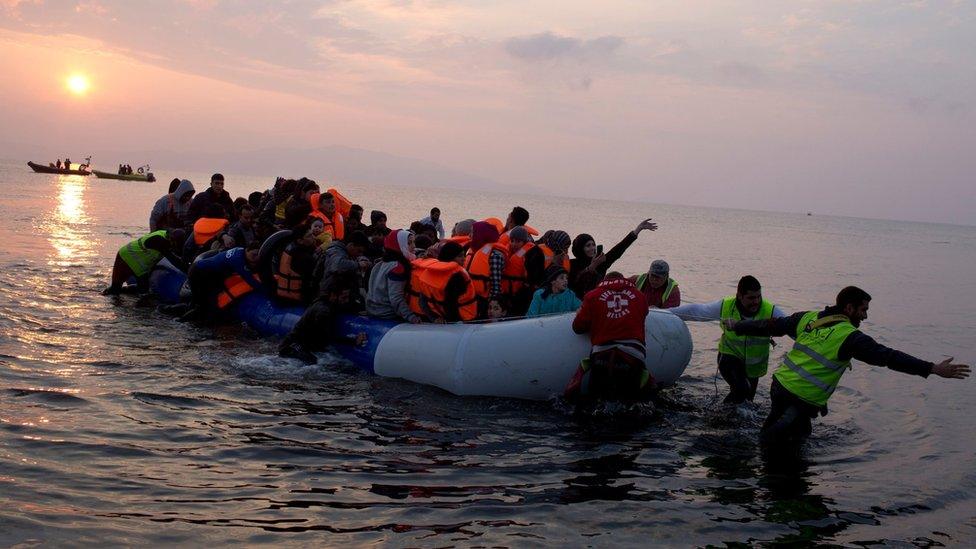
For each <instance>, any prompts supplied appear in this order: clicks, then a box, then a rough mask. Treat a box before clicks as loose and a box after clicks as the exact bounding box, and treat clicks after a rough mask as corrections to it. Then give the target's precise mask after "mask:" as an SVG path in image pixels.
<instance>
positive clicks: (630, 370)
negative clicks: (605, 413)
mask: <svg viewBox="0 0 976 549" xmlns="http://www.w3.org/2000/svg"><path fill="white" fill-rule="evenodd" d="M647 311H648V307H647V300H646V299H645V298H644V294H642V293H641V292H640V291H638V290H637V287H636V286H634V283H633V282H631V281H629V280H627V279H626V278H624V277H623V275H621V274H620V273H618V272H615V271H612V272H609V273H607V276H606V278H605V279H604V280H603V281H602V282H600V283H599V284H598V285H597V287H596V288H594V289H592V290H590V291H589V292H587V294H586V295H585V296H584V297H583V305H582V306H581V307H580V309H579V310H578V311H577V312H576V317H575V318H574V319H573V331H574V332H576V333H577V334H586V333H588V334H590V344H591V345H593V348H592V350H591V351H590V356H589V358H587V359H586V360H584V361H583V362H582V363H581V364H580V368H579V369H578V370H577V372H576V376H574V377H573V379H572V380H571V381H570V383H569V385H568V386H567V387H566V392H565V396H566V397H567V398H569V399H570V400H591V399H603V400H624V401H632V400H640V399H643V398H646V397H648V396H650V392H651V390H653V388H654V378H653V376H651V373H650V372H648V371H647V366H646V365H645V358H646V354H647V350H646V348H645V327H644V323H645V319H646V318H647Z"/></svg>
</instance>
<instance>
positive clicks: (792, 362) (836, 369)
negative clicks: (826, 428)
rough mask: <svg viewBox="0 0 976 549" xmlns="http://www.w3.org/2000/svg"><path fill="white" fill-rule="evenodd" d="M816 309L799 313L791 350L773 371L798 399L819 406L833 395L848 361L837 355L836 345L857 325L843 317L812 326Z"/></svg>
mask: <svg viewBox="0 0 976 549" xmlns="http://www.w3.org/2000/svg"><path fill="white" fill-rule="evenodd" d="M817 317H818V313H817V311H810V312H808V313H806V314H805V315H803V317H802V318H801V319H800V324H799V325H798V326H797V330H796V332H797V334H796V342H795V343H794V344H793V349H792V350H790V352H789V353H788V354H787V355H786V357H784V358H783V365H782V366H780V367H779V368H777V370H776V372H775V373H774V374H773V375H774V376H775V377H776V379H777V380H779V382H780V384H781V385H783V387H785V388H786V389H787V390H788V391H789V392H791V393H793V394H794V395H796V396H798V397H799V398H801V399H803V400H805V401H807V402H809V403H811V404H814V405H816V406H823V405H825V404H827V400H829V399H830V395H832V394H834V390H835V389H837V384H838V383H840V378H841V376H842V375H844V371H845V370H847V369H848V368H850V366H851V362H850V360H846V361H841V360H840V359H839V358H838V355H839V354H840V348H841V346H842V345H843V344H844V341H846V340H847V338H848V336H850V335H851V334H852V333H854V332H855V331H857V328H855V327H854V325H853V324H851V323H850V321H849V320H848V319H846V318H844V319H843V320H837V321H836V322H833V323H827V324H819V325H815V324H814V323H815V322H816V321H817Z"/></svg>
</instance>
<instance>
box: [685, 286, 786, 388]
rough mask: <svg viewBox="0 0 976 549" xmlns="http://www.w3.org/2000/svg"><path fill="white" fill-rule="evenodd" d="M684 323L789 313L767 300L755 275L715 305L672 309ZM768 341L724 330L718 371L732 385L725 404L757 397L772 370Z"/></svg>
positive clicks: (692, 304)
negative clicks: (761, 382)
mask: <svg viewBox="0 0 976 549" xmlns="http://www.w3.org/2000/svg"><path fill="white" fill-rule="evenodd" d="M670 311H671V312H672V313H674V314H676V315H678V317H679V318H681V319H682V320H684V321H686V322H687V321H709V320H722V321H724V320H726V319H732V320H769V319H771V318H783V317H785V316H786V313H784V312H783V310H782V309H780V308H779V307H778V306H776V305H774V304H773V303H772V302H770V301H767V300H766V299H763V295H762V286H761V285H760V284H759V280H757V279H756V277H754V276H752V275H746V276H743V277H742V278H740V279H739V284H738V286H737V287H736V291H735V295H733V296H729V297H726V298H723V299H719V300H717V301H712V302H711V303H702V304H697V303H689V304H685V305H681V306H680V307H675V308H673V309H670ZM770 343H771V340H770V339H769V338H768V337H749V336H740V335H737V334H736V333H735V332H733V331H731V330H727V329H725V328H724V327H723V329H722V338H721V339H720V340H719V343H718V371H719V373H721V374H722V379H724V380H725V382H726V383H728V384H729V394H728V395H727V396H726V397H725V402H726V403H729V404H741V403H743V402H745V401H747V400H748V401H752V400H753V399H754V398H755V397H756V387H757V386H758V385H759V378H761V377H762V376H764V375H766V371H767V370H768V369H769V347H770Z"/></svg>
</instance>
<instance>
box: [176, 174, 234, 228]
mask: <svg viewBox="0 0 976 549" xmlns="http://www.w3.org/2000/svg"><path fill="white" fill-rule="evenodd" d="M211 204H216V205H218V206H220V207H221V208H223V209H224V216H223V217H225V218H226V219H228V220H230V221H236V220H237V218H236V216H235V212H234V200H233V199H232V198H231V197H230V193H228V192H227V191H225V190H224V176H223V174H219V173H215V174H213V175H212V176H210V188H208V189H207V190H205V191H203V192H202V193H197V195H196V196H195V197H194V198H193V202H191V203H190V212H189V214H188V215H189V221H190V223H196V221H197V220H198V219H200V218H201V217H203V215H204V212H206V211H207V210H208V208H209V206H210V205H211Z"/></svg>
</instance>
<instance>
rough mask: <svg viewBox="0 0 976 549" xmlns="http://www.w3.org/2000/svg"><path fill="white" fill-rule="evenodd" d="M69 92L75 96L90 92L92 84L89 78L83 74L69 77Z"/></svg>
mask: <svg viewBox="0 0 976 549" xmlns="http://www.w3.org/2000/svg"><path fill="white" fill-rule="evenodd" d="M67 84H68V91H70V92H71V93H73V94H75V95H84V94H85V93H86V92H88V88H89V87H90V86H91V83H90V82H89V81H88V77H87V76H85V75H83V74H72V75H71V76H69V77H68V82H67Z"/></svg>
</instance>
